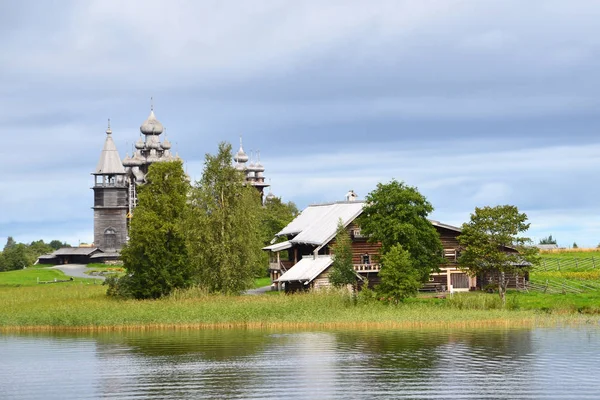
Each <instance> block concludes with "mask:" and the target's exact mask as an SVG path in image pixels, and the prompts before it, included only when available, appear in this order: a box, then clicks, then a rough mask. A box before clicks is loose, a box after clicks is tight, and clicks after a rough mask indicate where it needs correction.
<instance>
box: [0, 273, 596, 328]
mask: <svg viewBox="0 0 600 400" xmlns="http://www.w3.org/2000/svg"><path fill="white" fill-rule="evenodd" d="M105 291H106V287H103V286H99V285H84V284H70V285H69V284H66V285H62V286H60V284H56V285H54V284H53V285H36V286H29V287H19V288H16V287H0V303H1V304H3V306H4V312H2V313H0V330H4V331H6V330H22V329H25V330H57V329H59V330H60V329H71V330H103V329H153V328H161V327H180V328H210V327H247V328H263V327H302V326H306V327H336V326H340V327H342V326H347V327H351V326H388V327H421V326H432V327H446V326H447V327H452V326H496V325H502V326H505V325H528V326H540V325H555V324H563V323H578V324H581V323H593V324H597V323H598V322H599V321H600V315H598V313H599V312H598V307H597V306H595V308H594V307H592V304H593V303H594V302H595V304H599V301H600V297H589V296H588V297H581V296H562V297H559V296H561V295H542V294H539V293H530V294H521V293H510V294H509V304H512V306H511V308H512V309H510V310H507V309H500V307H498V305H499V300H498V296H497V295H495V294H484V293H466V294H461V295H455V296H454V297H453V298H452V299H436V298H417V299H411V300H410V301H408V302H407V303H405V304H400V305H390V304H387V303H383V302H378V301H362V300H359V302H358V303H357V304H355V303H354V302H353V301H352V298H351V297H350V296H349V295H342V294H340V293H339V292H338V293H325V292H322V293H306V294H297V295H287V296H286V295H278V296H213V295H206V294H204V293H203V292H201V291H198V290H196V289H191V290H188V291H182V292H178V293H176V294H175V295H173V296H170V297H167V298H163V299H160V300H116V299H112V298H108V297H106V295H105ZM510 298H513V299H516V300H511V299H510Z"/></svg>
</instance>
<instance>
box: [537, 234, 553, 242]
mask: <svg viewBox="0 0 600 400" xmlns="http://www.w3.org/2000/svg"><path fill="white" fill-rule="evenodd" d="M539 244H556V239H554V238H553V237H552V235H549V236H548V237H545V238H541V239H540V243H539Z"/></svg>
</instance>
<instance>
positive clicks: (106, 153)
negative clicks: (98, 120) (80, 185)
mask: <svg viewBox="0 0 600 400" xmlns="http://www.w3.org/2000/svg"><path fill="white" fill-rule="evenodd" d="M94 174H95V175H117V174H125V168H123V163H122V162H121V157H119V152H118V151H117V146H116V145H115V142H114V141H113V138H112V130H111V129H110V119H109V120H108V128H107V129H106V140H105V141H104V148H103V149H102V153H100V160H98V164H97V165H96V170H95V172H94Z"/></svg>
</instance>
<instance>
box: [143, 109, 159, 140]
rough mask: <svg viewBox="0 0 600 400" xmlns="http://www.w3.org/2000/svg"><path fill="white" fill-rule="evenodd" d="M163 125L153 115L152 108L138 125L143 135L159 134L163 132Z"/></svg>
mask: <svg viewBox="0 0 600 400" xmlns="http://www.w3.org/2000/svg"><path fill="white" fill-rule="evenodd" d="M163 130H164V127H163V125H162V124H161V123H160V122H159V121H158V120H157V119H156V116H155V115H154V110H152V111H150V115H149V116H148V118H147V119H146V120H145V121H144V123H143V124H142V126H140V132H142V133H143V134H144V135H160V134H161V133H163Z"/></svg>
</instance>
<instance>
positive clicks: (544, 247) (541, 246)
mask: <svg viewBox="0 0 600 400" xmlns="http://www.w3.org/2000/svg"><path fill="white" fill-rule="evenodd" d="M534 247H537V248H538V249H540V250H554V249H558V245H557V244H536V245H534Z"/></svg>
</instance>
